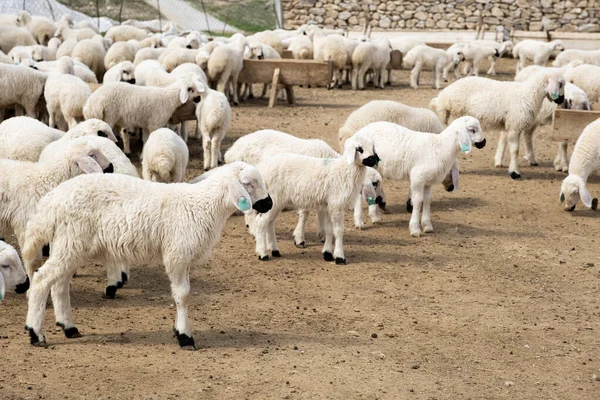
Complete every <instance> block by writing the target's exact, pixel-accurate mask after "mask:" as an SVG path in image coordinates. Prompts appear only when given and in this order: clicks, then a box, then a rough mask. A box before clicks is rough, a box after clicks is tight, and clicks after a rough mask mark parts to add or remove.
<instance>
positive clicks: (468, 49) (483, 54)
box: [449, 42, 500, 79]
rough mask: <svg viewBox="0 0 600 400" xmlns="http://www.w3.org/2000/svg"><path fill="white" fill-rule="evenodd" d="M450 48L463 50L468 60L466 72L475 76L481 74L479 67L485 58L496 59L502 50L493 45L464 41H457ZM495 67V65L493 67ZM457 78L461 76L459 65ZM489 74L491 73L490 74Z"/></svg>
mask: <svg viewBox="0 0 600 400" xmlns="http://www.w3.org/2000/svg"><path fill="white" fill-rule="evenodd" d="M449 50H454V51H457V52H461V53H462V55H463V56H464V61H465V62H466V64H467V65H466V67H465V74H466V75H470V74H472V75H473V76H479V68H480V66H481V62H482V61H483V60H485V59H490V58H492V59H494V60H495V58H497V57H500V52H499V51H498V49H497V48H495V47H492V46H481V45H479V43H477V42H462V43H456V44H453V45H452V46H450V48H449ZM491 68H493V66H492V67H491ZM454 72H455V74H456V78H457V79H459V78H461V73H460V68H459V66H458V65H457V66H456V67H455V68H454ZM488 75H489V74H488Z"/></svg>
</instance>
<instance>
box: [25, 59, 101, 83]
mask: <svg viewBox="0 0 600 400" xmlns="http://www.w3.org/2000/svg"><path fill="white" fill-rule="evenodd" d="M63 57H67V56H63ZM63 57H61V58H63ZM22 65H28V66H30V67H35V68H34V69H36V70H38V71H40V72H46V73H50V72H53V71H56V69H57V65H58V64H57V62H56V61H41V62H31V63H30V64H27V63H23V64H22ZM73 69H74V72H75V76H76V77H78V78H79V79H81V80H82V81H84V82H85V83H98V79H96V74H95V73H94V72H93V71H92V70H91V69H90V68H89V67H88V66H87V65H85V64H84V63H82V62H81V61H77V60H73Z"/></svg>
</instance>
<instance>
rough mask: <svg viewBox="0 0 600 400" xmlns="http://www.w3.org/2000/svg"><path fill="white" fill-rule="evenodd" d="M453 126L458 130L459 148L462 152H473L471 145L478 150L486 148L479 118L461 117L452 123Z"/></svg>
mask: <svg viewBox="0 0 600 400" xmlns="http://www.w3.org/2000/svg"><path fill="white" fill-rule="evenodd" d="M451 126H453V127H454V128H455V129H456V132H457V139H458V146H459V147H460V150H461V152H463V153H468V152H469V151H471V144H474V145H475V147H477V148H478V149H483V148H484V147H485V143H486V140H485V136H484V134H483V130H481V125H480V124H479V121H478V120H477V118H474V117H461V118H458V119H457V120H455V121H454V122H452V124H451Z"/></svg>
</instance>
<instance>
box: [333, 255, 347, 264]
mask: <svg viewBox="0 0 600 400" xmlns="http://www.w3.org/2000/svg"><path fill="white" fill-rule="evenodd" d="M335 263H336V264H337V265H346V259H345V258H341V257H336V258H335Z"/></svg>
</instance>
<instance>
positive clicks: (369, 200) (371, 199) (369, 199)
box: [367, 197, 375, 206]
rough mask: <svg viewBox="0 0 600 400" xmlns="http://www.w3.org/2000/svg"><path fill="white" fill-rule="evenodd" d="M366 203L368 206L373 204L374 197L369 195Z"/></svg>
mask: <svg viewBox="0 0 600 400" xmlns="http://www.w3.org/2000/svg"><path fill="white" fill-rule="evenodd" d="M367 204H369V205H370V206H372V205H373V204H375V199H374V198H373V197H369V198H368V199H367Z"/></svg>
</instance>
